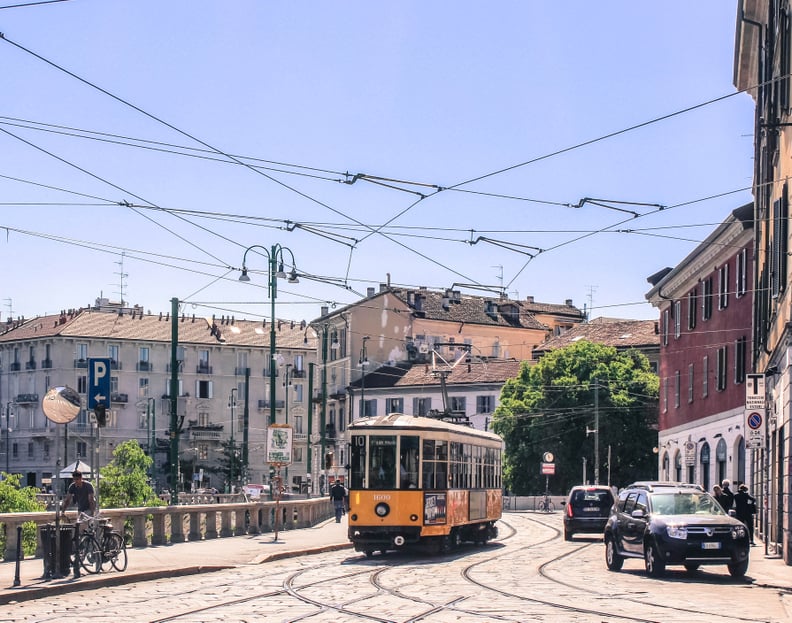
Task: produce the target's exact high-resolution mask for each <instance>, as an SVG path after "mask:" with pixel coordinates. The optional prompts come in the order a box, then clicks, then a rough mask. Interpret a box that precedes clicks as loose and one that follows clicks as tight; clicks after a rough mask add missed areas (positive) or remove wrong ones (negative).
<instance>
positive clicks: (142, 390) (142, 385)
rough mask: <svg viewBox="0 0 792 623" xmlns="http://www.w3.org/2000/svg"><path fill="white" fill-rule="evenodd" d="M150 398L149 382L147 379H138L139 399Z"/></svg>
mask: <svg viewBox="0 0 792 623" xmlns="http://www.w3.org/2000/svg"><path fill="white" fill-rule="evenodd" d="M148 397H149V380H148V379H147V378H141V379H138V398H148Z"/></svg>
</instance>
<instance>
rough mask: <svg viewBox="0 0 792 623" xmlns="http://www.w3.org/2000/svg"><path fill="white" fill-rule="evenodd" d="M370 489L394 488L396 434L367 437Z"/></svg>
mask: <svg viewBox="0 0 792 623" xmlns="http://www.w3.org/2000/svg"><path fill="white" fill-rule="evenodd" d="M368 467H369V479H370V484H369V488H370V489H395V488H396V436H395V435H381V436H380V435H372V436H371V437H369V466H368Z"/></svg>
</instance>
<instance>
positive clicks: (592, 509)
mask: <svg viewBox="0 0 792 623" xmlns="http://www.w3.org/2000/svg"><path fill="white" fill-rule="evenodd" d="M583 510H584V511H585V512H587V513H596V512H597V511H598V510H599V508H597V507H596V506H586V507H585V508H584V509H583Z"/></svg>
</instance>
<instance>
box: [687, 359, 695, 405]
mask: <svg viewBox="0 0 792 623" xmlns="http://www.w3.org/2000/svg"><path fill="white" fill-rule="evenodd" d="M694 368H695V365H694V364H692V363H691V364H688V402H689V403H690V402H693V394H694V393H695V389H694V388H695V384H694V378H693V376H694V375H693V370H694Z"/></svg>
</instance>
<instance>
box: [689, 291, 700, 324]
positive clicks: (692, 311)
mask: <svg viewBox="0 0 792 623" xmlns="http://www.w3.org/2000/svg"><path fill="white" fill-rule="evenodd" d="M687 311H688V321H687V324H688V331H692V330H693V329H695V328H696V314H697V313H698V290H697V289H696V288H693V290H691V291H690V292H689V293H688V309H687Z"/></svg>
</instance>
